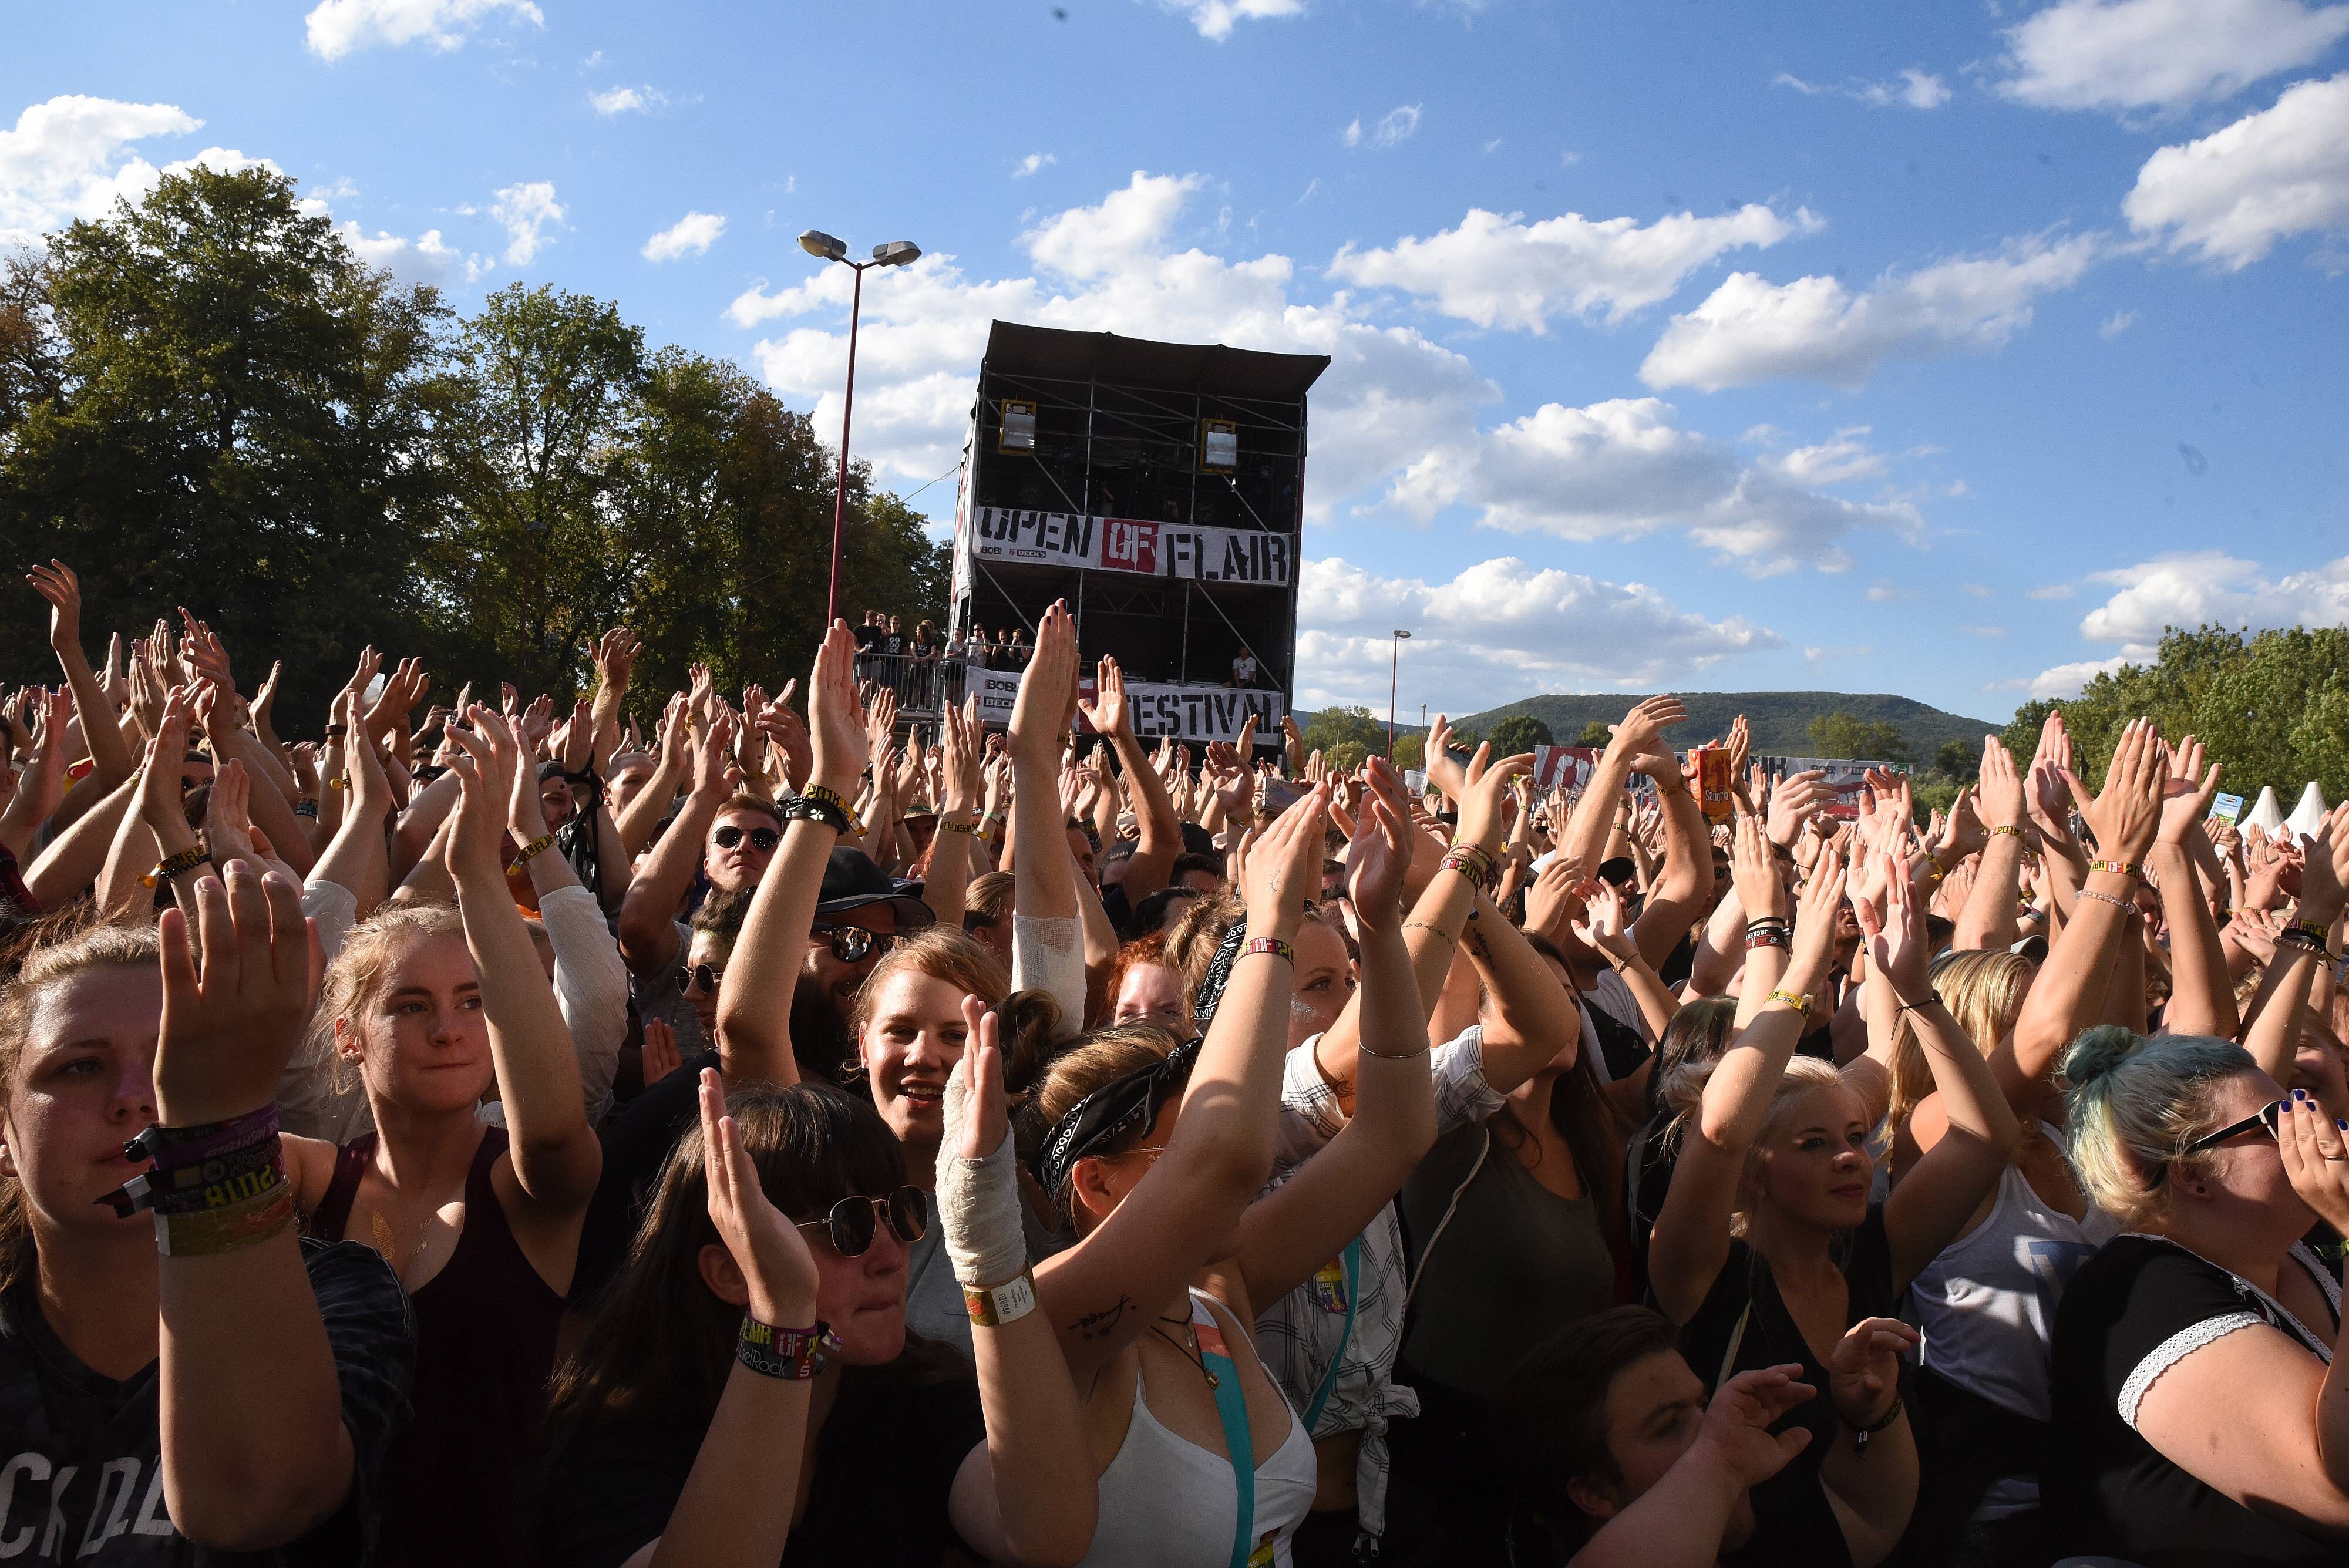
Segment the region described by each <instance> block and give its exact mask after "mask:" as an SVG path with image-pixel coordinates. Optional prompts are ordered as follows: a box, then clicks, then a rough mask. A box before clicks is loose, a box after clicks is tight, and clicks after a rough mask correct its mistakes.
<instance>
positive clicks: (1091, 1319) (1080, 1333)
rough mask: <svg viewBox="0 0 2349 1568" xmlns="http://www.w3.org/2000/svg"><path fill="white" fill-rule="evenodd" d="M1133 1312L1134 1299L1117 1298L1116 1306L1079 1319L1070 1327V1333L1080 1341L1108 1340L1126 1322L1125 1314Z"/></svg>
mask: <svg viewBox="0 0 2349 1568" xmlns="http://www.w3.org/2000/svg"><path fill="white" fill-rule="evenodd" d="M1132 1311H1133V1297H1132V1296H1120V1297H1118V1298H1117V1304H1116V1305H1115V1306H1113V1307H1103V1308H1102V1310H1101V1311H1099V1312H1089V1313H1087V1314H1085V1315H1084V1316H1082V1317H1081V1318H1079V1319H1077V1321H1076V1322H1074V1323H1072V1324H1070V1325H1069V1332H1070V1333H1071V1334H1075V1335H1076V1336H1077V1337H1078V1338H1079V1339H1103V1338H1106V1337H1107V1336H1108V1335H1109V1334H1112V1333H1113V1332H1114V1331H1115V1330H1116V1328H1117V1325H1118V1324H1121V1323H1123V1322H1124V1321H1125V1314H1128V1313H1130V1312H1132Z"/></svg>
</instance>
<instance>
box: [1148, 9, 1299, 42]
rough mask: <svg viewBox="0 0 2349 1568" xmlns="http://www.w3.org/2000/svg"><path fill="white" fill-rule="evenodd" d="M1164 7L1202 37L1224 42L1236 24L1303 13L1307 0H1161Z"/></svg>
mask: <svg viewBox="0 0 2349 1568" xmlns="http://www.w3.org/2000/svg"><path fill="white" fill-rule="evenodd" d="M1158 3H1159V5H1161V6H1163V7H1164V8H1165V9H1166V10H1169V11H1172V12H1174V14H1175V15H1176V16H1183V17H1185V18H1187V19H1188V20H1189V21H1190V24H1191V26H1194V27H1196V28H1198V29H1199V36H1201V37H1203V38H1212V39H1214V40H1215V41H1216V43H1219V44H1220V43H1222V42H1223V41H1224V40H1225V39H1226V38H1228V37H1230V36H1232V27H1233V25H1234V24H1236V23H1239V22H1261V21H1266V20H1268V19H1270V18H1273V17H1277V16H1303V15H1305V0H1158Z"/></svg>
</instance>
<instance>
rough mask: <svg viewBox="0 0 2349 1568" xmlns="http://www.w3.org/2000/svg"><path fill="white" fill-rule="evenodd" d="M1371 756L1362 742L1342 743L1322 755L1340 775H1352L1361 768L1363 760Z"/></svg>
mask: <svg viewBox="0 0 2349 1568" xmlns="http://www.w3.org/2000/svg"><path fill="white" fill-rule="evenodd" d="M1383 743H1384V742H1381V744H1383ZM1370 754H1371V753H1370V751H1369V749H1368V748H1367V747H1365V746H1364V745H1363V744H1362V742H1360V741H1340V742H1338V743H1337V744H1336V745H1334V746H1332V747H1330V749H1329V750H1328V751H1326V752H1324V753H1321V760H1322V761H1323V762H1325V763H1329V764H1330V767H1331V768H1332V769H1334V770H1336V771H1338V772H1340V773H1351V772H1353V771H1354V770H1355V769H1356V768H1359V767H1361V765H1362V759H1363V758H1364V757H1367V756H1369V755H1370Z"/></svg>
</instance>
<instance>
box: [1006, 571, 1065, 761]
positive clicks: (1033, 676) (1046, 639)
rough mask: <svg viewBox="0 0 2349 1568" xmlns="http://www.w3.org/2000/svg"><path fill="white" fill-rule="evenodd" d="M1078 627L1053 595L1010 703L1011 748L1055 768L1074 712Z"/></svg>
mask: <svg viewBox="0 0 2349 1568" xmlns="http://www.w3.org/2000/svg"><path fill="white" fill-rule="evenodd" d="M1076 701H1077V628H1076V622H1075V621H1073V620H1071V618H1070V617H1069V610H1068V607H1067V606H1066V605H1063V604H1061V603H1060V602H1059V601H1057V600H1055V601H1054V603H1053V605H1052V607H1051V608H1050V609H1048V610H1046V611H1045V612H1044V618H1043V619H1042V620H1041V621H1040V622H1039V623H1038V625H1037V628H1036V653H1035V656H1034V657H1033V658H1032V659H1030V660H1029V661H1028V673H1027V674H1026V675H1024V676H1022V677H1021V678H1020V681H1019V698H1018V699H1017V700H1016V701H1014V702H1013V703H1012V705H1011V751H1012V754H1013V755H1015V756H1017V757H1019V758H1020V759H1021V760H1022V761H1024V762H1026V763H1029V764H1030V765H1031V766H1041V767H1047V768H1050V767H1053V766H1056V765H1057V763H1058V761H1059V758H1060V754H1061V748H1062V747H1063V746H1065V745H1066V744H1067V742H1068V738H1069V717H1070V715H1071V714H1072V713H1074V712H1075V711H1076Z"/></svg>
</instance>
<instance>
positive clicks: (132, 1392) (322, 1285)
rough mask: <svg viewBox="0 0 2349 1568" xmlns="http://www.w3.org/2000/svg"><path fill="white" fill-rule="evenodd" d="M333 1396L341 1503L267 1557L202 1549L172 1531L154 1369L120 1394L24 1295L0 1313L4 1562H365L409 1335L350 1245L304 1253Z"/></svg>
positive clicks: (410, 1366)
mask: <svg viewBox="0 0 2349 1568" xmlns="http://www.w3.org/2000/svg"><path fill="white" fill-rule="evenodd" d="M302 1262H303V1264H304V1266H305V1267H306V1268H307V1269H308V1270H309V1272H310V1288H311V1289H312V1290H313V1291H314V1292H316V1294H317V1298H318V1313H319V1316H320V1317H321V1318H323V1319H324V1320H325V1323H326V1343H327V1345H328V1346H329V1347H330V1348H331V1349H332V1350H333V1352H334V1356H335V1373H336V1378H337V1380H338V1381H339V1383H340V1384H341V1386H342V1394H343V1425H344V1426H345V1427H346V1428H348V1429H349V1431H350V1434H351V1447H352V1449H353V1450H354V1454H355V1458H356V1465H355V1470H354V1475H353V1480H352V1483H351V1490H350V1495H349V1496H347V1498H345V1499H344V1500H343V1505H342V1507H340V1508H338V1509H336V1511H335V1512H334V1513H333V1514H332V1515H330V1516H329V1517H328V1518H327V1519H326V1521H324V1522H322V1523H320V1524H319V1525H318V1526H317V1527H316V1529H314V1530H312V1531H311V1532H309V1533H307V1534H305V1535H304V1536H302V1537H301V1538H300V1539H299V1540H296V1541H295V1542H290V1543H288V1544H287V1545H285V1546H282V1547H279V1548H277V1549H276V1550H275V1551H274V1552H222V1551H216V1550H214V1549H212V1548H211V1547H208V1546H199V1545H197V1544H196V1543H195V1542H191V1541H190V1540H188V1539H187V1538H186V1537H185V1536H183V1535H181V1533H180V1532H178V1531H177V1530H175V1529H173V1528H172V1526H171V1516H170V1514H169V1512H168V1511H167V1510H166V1508H165V1504H164V1501H163V1443H162V1436H161V1433H160V1429H159V1427H158V1391H157V1386H156V1379H157V1377H158V1376H160V1372H159V1367H160V1363H156V1362H150V1363H149V1364H148V1365H147V1366H145V1367H144V1368H142V1369H141V1370H140V1372H138V1373H137V1374H136V1375H135V1376H130V1377H129V1378H126V1379H123V1380H122V1381H119V1382H118V1381H116V1380H115V1379H113V1378H111V1377H107V1376H101V1375H99V1374H98V1373H96V1372H93V1371H91V1370H90V1369H89V1368H88V1366H84V1365H82V1363H81V1360H80V1358H79V1357H78V1356H76V1355H74V1353H73V1352H72V1351H70V1350H68V1349H67V1348H66V1345H65V1343H64V1341H62V1340H60V1339H58V1338H57V1334H55V1333H53V1332H52V1331H51V1330H50V1328H49V1325H48V1323H47V1320H46V1319H45V1318H43V1316H42V1315H41V1310H40V1304H39V1302H38V1301H37V1300H36V1297H35V1295H34V1293H33V1292H32V1290H31V1289H30V1288H29V1287H27V1288H26V1289H23V1290H20V1291H18V1292H16V1293H15V1294H13V1295H11V1296H10V1297H9V1298H8V1299H7V1300H6V1301H5V1303H0V1444H5V1449H0V1452H5V1454H6V1455H7V1458H6V1459H5V1460H0V1560H9V1561H12V1562H15V1563H61V1564H62V1563H72V1564H74V1565H75V1568H82V1565H84V1564H88V1565H90V1568H199V1565H201V1568H229V1565H230V1564H233V1563H256V1564H258V1563H274V1564H284V1565H286V1568H297V1565H298V1568H309V1565H311V1564H316V1565H317V1568H327V1565H330V1564H331V1565H333V1568H347V1565H349V1564H356V1563H363V1562H365V1561H366V1560H367V1555H368V1553H369V1552H372V1551H373V1550H374V1545H375V1540H376V1536H377V1533H378V1529H377V1524H378V1521H377V1514H378V1509H379V1507H380V1504H381V1500H380V1499H379V1498H378V1495H377V1492H376V1481H377V1477H378V1473H379V1472H380V1470H381V1469H382V1465H383V1455H384V1449H386V1448H387V1447H388V1445H389V1444H390V1441H391V1437H392V1433H393V1431H394V1430H395V1429H396V1428H398V1426H399V1425H400V1424H401V1423H402V1422H404V1421H405V1420H406V1419H407V1417H408V1391H409V1383H410V1381H411V1380H412V1378H413V1376H414V1374H415V1360H416V1324H415V1321H414V1319H413V1318H412V1317H411V1316H410V1314H409V1307H408V1296H407V1293H405V1292H403V1291H402V1290H401V1289H400V1288H399V1277H398V1275H397V1274H394V1273H393V1272H391V1267H390V1265H389V1264H388V1263H386V1262H384V1261H383V1259H382V1258H381V1257H380V1256H379V1255H378V1253H377V1252H376V1251H375V1249H374V1248H372V1247H369V1246H367V1245H365V1244H364V1243H362V1242H357V1241H332V1242H328V1241H308V1240H305V1241H303V1242H302Z"/></svg>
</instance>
